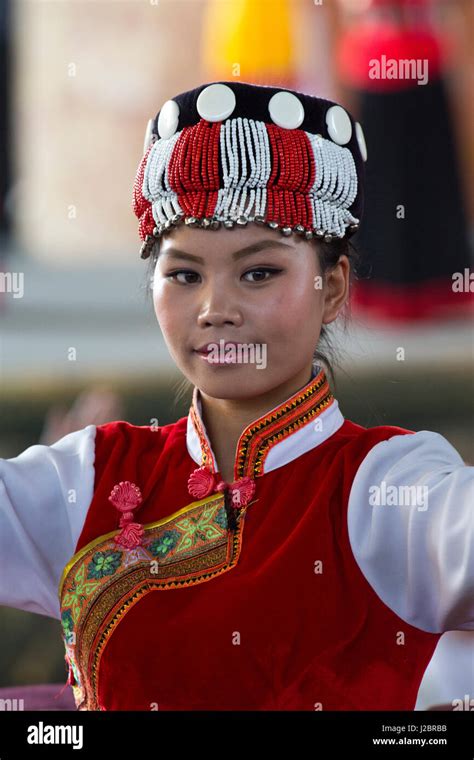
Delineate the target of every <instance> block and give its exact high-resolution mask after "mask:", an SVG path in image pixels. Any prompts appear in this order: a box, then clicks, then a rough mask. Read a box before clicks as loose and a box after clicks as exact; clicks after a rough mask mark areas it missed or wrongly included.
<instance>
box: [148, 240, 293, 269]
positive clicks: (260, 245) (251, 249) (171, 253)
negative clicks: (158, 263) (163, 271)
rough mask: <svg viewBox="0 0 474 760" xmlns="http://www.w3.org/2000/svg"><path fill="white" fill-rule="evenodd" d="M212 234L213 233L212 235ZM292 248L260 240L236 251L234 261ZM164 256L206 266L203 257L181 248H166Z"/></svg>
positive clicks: (273, 241)
mask: <svg viewBox="0 0 474 760" xmlns="http://www.w3.org/2000/svg"><path fill="white" fill-rule="evenodd" d="M211 234H212V233H211ZM291 247H292V246H290V245H287V243H284V242H283V241H282V240H268V239H267V240H259V241H258V242H256V243H252V244H251V245H247V246H246V247H245V248H241V249H240V250H239V251H234V253H233V254H232V258H233V260H234V261H237V260H238V259H241V258H243V257H244V256H250V255H251V254H252V253H258V252H259V251H263V250H265V249H266V248H287V249H290V248H291ZM161 255H162V256H168V257H169V258H171V259H188V260H189V261H196V262H197V263H198V264H205V261H204V259H203V258H201V256H195V255H194V254H192V253H187V252H186V251H181V250H180V249H179V248H174V247H171V248H166V249H165V250H164V251H162V252H161Z"/></svg>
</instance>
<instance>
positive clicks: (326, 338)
mask: <svg viewBox="0 0 474 760" xmlns="http://www.w3.org/2000/svg"><path fill="white" fill-rule="evenodd" d="M313 242H314V245H315V248H316V252H317V254H318V257H319V266H320V269H321V274H322V277H323V282H324V280H325V278H326V277H327V275H328V273H329V272H330V271H331V269H334V267H335V266H336V264H337V262H338V261H339V259H340V257H341V256H347V258H348V259H349V263H350V280H349V297H348V298H347V300H346V303H345V304H344V306H343V308H342V309H341V311H340V313H339V316H338V318H337V320H339V319H341V320H342V325H343V329H344V332H345V331H347V327H348V324H349V322H350V320H351V291H352V286H353V283H354V280H357V279H358V274H359V266H360V255H359V252H358V251H357V249H356V248H355V247H354V245H353V244H352V243H351V241H350V240H349V239H348V238H345V237H344V238H334V239H333V240H332V241H331V242H330V243H326V242H324V240H322V239H318V238H313ZM159 251H160V240H159V239H157V240H156V241H155V242H154V244H153V247H152V249H151V253H150V257H149V259H148V266H147V271H146V280H145V283H144V285H143V287H144V289H145V298H150V299H151V292H152V286H151V281H152V278H153V273H154V271H155V266H156V262H157V259H158V255H159ZM340 361H341V352H340V349H338V348H337V347H336V346H335V344H334V341H333V336H332V334H331V331H330V329H329V327H328V326H327V325H321V332H320V336H319V341H318V345H317V346H316V348H315V350H314V353H313V365H314V366H316V365H318V366H320V365H322V366H323V367H324V369H325V370H326V371H327V373H328V374H329V377H330V379H331V382H332V384H333V386H334V388H335V387H336V378H335V375H334V369H333V367H334V366H338V367H339V366H340ZM190 387H191V385H190V383H189V381H188V380H187V379H186V378H184V380H183V381H179V382H178V393H177V395H176V398H175V403H176V402H177V401H178V400H179V398H181V396H182V395H183V393H185V392H186V391H187V390H188V389H189V388H190Z"/></svg>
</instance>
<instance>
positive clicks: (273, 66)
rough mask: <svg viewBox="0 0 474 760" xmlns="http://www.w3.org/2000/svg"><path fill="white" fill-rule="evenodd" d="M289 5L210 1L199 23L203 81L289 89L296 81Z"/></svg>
mask: <svg viewBox="0 0 474 760" xmlns="http://www.w3.org/2000/svg"><path fill="white" fill-rule="evenodd" d="M290 7H291V0H209V1H208V3H207V6H206V9H205V12H204V18H203V36H202V64H203V71H204V73H205V76H206V77H207V78H208V79H209V80H211V79H225V80H230V79H231V78H232V77H235V78H236V79H237V80H239V79H241V80H242V81H244V82H254V83H255V84H271V83H272V82H273V83H275V84H285V83H286V84H287V86H288V85H289V84H290V83H291V82H292V81H293V79H294V76H295V73H296V72H295V70H294V69H295V64H294V41H293V36H292V30H293V25H292V18H291V13H290Z"/></svg>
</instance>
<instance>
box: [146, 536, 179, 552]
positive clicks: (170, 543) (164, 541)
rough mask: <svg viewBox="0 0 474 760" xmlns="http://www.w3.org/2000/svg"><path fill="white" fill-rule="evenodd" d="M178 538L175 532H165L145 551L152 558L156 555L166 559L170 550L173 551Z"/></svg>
mask: <svg viewBox="0 0 474 760" xmlns="http://www.w3.org/2000/svg"><path fill="white" fill-rule="evenodd" d="M178 538H179V532H178V531H177V530H166V531H165V532H164V533H163V535H161V536H160V538H158V539H157V540H156V541H152V543H151V544H148V546H147V549H148V551H149V552H151V553H152V554H153V556H154V557H156V556H157V555H160V556H161V557H166V555H167V554H168V553H169V552H170V551H171V549H174V547H175V546H176V544H177V543H178Z"/></svg>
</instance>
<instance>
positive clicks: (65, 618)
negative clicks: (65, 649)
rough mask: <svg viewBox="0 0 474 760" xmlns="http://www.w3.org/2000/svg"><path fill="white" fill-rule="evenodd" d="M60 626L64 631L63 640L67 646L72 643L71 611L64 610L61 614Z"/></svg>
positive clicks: (72, 621)
mask: <svg viewBox="0 0 474 760" xmlns="http://www.w3.org/2000/svg"><path fill="white" fill-rule="evenodd" d="M61 625H62V627H63V631H64V638H65V640H66V643H67V644H73V643H74V638H75V637H74V620H73V619H72V610H70V609H65V610H63V611H62V614H61Z"/></svg>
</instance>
